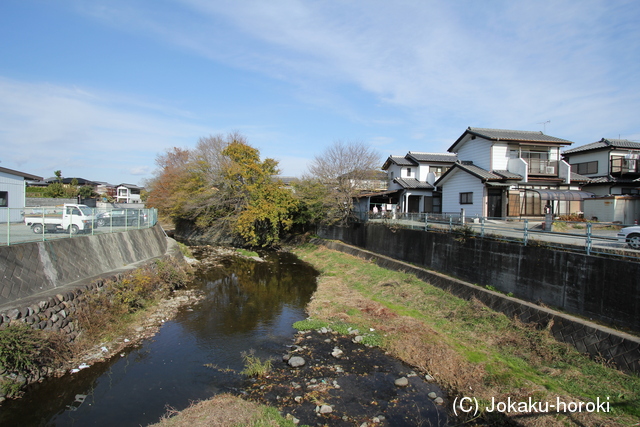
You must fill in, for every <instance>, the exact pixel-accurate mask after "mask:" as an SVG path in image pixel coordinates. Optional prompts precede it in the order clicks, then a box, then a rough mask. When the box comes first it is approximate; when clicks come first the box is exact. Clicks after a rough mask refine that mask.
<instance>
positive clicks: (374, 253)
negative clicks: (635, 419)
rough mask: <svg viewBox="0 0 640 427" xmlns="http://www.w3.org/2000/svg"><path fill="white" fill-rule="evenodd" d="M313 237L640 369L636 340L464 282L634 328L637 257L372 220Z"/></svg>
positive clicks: (633, 369) (638, 293)
mask: <svg viewBox="0 0 640 427" xmlns="http://www.w3.org/2000/svg"><path fill="white" fill-rule="evenodd" d="M319 235H320V236H321V237H323V238H327V239H334V240H342V241H345V242H347V243H351V244H353V245H356V246H360V247H361V248H365V249H367V250H363V249H359V248H354V247H352V246H347V245H344V244H341V243H337V242H326V243H324V244H326V245H327V246H329V247H332V248H334V249H338V250H341V251H344V252H348V253H352V254H354V255H356V256H359V257H364V258H366V259H371V260H374V261H375V262H376V263H378V264H379V265H381V266H383V267H385V268H392V269H397V270H403V271H407V272H410V273H413V274H416V275H417V276H418V277H419V278H421V279H423V280H425V281H427V282H429V283H431V284H432V285H434V286H438V287H440V288H443V289H446V290H448V291H450V292H451V293H453V294H454V295H457V296H460V297H462V298H466V299H468V298H472V297H474V298H477V299H479V300H480V301H482V302H483V303H484V304H486V305H487V306H489V307H491V308H492V309H494V310H496V311H500V312H503V313H505V314H506V315H507V316H509V317H514V316H515V317H518V318H520V319H521V320H522V321H524V322H529V323H536V324H538V325H540V326H541V327H550V331H551V333H552V334H553V335H554V336H555V337H556V339H558V340H559V341H562V342H566V343H569V344H571V345H572V346H574V347H575V348H576V349H578V350H579V351H581V352H583V353H587V354H590V355H592V356H594V357H603V358H605V359H607V360H612V361H614V362H615V363H616V364H617V365H618V366H619V367H620V368H621V369H623V370H626V371H630V372H640V338H638V337H636V336H633V335H630V334H626V333H623V332H620V331H616V330H613V329H611V328H607V327H604V326H600V325H597V324H595V323H593V322H589V321H587V320H582V319H579V318H577V317H574V316H571V315H568V314H564V313H561V312H558V311H555V310H553V309H550V308H546V307H541V306H539V305H536V304H533V303H531V302H525V301H522V300H521V299H516V298H510V297H508V296H506V295H503V294H501V293H498V292H492V291H489V290H487V289H485V288H483V287H480V286H474V285H473V284H471V283H475V284H479V285H481V286H485V285H491V286H494V287H495V288H496V289H498V290H500V291H502V292H513V294H514V295H515V296H516V297H518V298H522V299H529V301H533V302H538V301H541V302H544V304H547V305H552V306H558V305H561V304H564V307H565V308H566V307H578V308H581V309H582V310H583V311H582V313H583V314H584V313H585V312H591V310H594V311H595V310H597V311H598V314H599V316H600V317H601V318H605V319H610V320H615V322H614V323H621V324H623V325H624V326H627V327H629V326H631V325H632V324H633V325H635V327H636V328H638V322H640V316H639V313H638V311H639V308H638V298H640V283H638V280H637V279H636V278H637V277H640V276H639V274H640V270H639V267H640V264H638V263H632V262H625V261H621V260H608V259H605V258H600V259H598V260H586V259H583V258H585V257H587V256H586V255H580V254H571V253H567V252H559V251H553V250H549V249H544V248H540V247H524V246H521V245H516V244H512V243H505V242H492V241H489V240H486V241H485V240H483V239H466V240H465V239H458V240H456V239H455V236H454V235H445V234H439V233H431V232H422V231H418V230H405V229H400V230H391V229H389V228H387V227H384V226H379V225H368V226H362V225H360V226H356V227H354V228H343V227H331V228H325V229H322V230H319ZM588 258H596V257H588ZM399 260H402V261H407V262H410V263H412V264H413V265H412V264H407V263H406V262H402V261H399ZM416 264H417V265H420V266H425V267H427V268H431V269H433V270H437V271H438V272H435V271H428V270H425V269H423V268H420V267H416V266H415V265H416ZM524 264H528V265H524ZM609 269H622V271H609ZM567 270H571V271H569V272H567ZM562 271H564V273H561V272H562ZM442 273H444V274H442ZM449 275H451V276H456V277H457V278H455V277H451V276H449ZM469 278H471V279H469ZM468 282H471V283H468ZM608 293H609V294H610V295H608ZM634 313H635V314H634ZM592 317H593V316H592ZM625 322H628V323H626V324H625Z"/></svg>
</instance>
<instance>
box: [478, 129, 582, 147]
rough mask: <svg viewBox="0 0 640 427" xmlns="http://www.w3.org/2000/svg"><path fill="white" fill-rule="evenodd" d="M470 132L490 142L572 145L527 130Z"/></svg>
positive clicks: (569, 142) (482, 130)
mask: <svg viewBox="0 0 640 427" xmlns="http://www.w3.org/2000/svg"><path fill="white" fill-rule="evenodd" d="M467 131H468V132H470V133H472V134H474V135H478V136H481V137H483V138H486V139H489V140H494V141H496V140H503V141H521V142H555V143H559V144H572V142H571V141H567V140H566V139H561V138H556V137H555V136H550V135H545V134H544V133H542V132H539V131H527V130H508V129H485V128H472V127H469V128H468V129H467Z"/></svg>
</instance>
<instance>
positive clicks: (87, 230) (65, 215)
mask: <svg viewBox="0 0 640 427" xmlns="http://www.w3.org/2000/svg"><path fill="white" fill-rule="evenodd" d="M157 222H158V211H157V210H156V209H126V208H89V207H87V206H84V205H76V204H64V205H60V206H55V207H35V208H23V209H14V208H0V246H4V245H14V244H17V243H24V242H36V241H40V242H42V241H47V240H53V239H61V238H69V237H71V238H73V237H78V236H84V235H93V234H105V233H116V232H121V231H127V230H132V229H140V228H149V227H153V226H154V225H155V224H156V223H157Z"/></svg>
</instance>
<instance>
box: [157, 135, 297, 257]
mask: <svg viewBox="0 0 640 427" xmlns="http://www.w3.org/2000/svg"><path fill="white" fill-rule="evenodd" d="M156 162H157V164H158V166H159V168H158V170H157V172H156V176H155V177H154V178H153V179H152V180H151V181H149V182H148V183H147V186H148V187H149V188H150V192H149V198H148V204H149V205H150V206H153V207H157V208H158V210H159V211H160V213H161V214H163V215H165V216H168V217H169V218H171V219H172V220H173V221H174V223H176V224H177V223H179V222H181V221H185V220H186V221H188V222H190V223H193V224H195V225H196V226H197V227H199V228H207V227H210V226H212V225H213V224H215V226H216V227H220V226H224V224H230V226H231V228H232V229H233V230H234V231H235V232H236V233H237V234H238V235H240V236H242V237H243V238H244V240H245V241H246V242H247V243H248V244H251V245H256V246H268V245H272V244H275V243H277V242H278V240H279V238H280V234H281V233H282V232H283V231H285V230H287V229H288V228H289V227H290V226H291V223H292V215H293V211H294V210H295V206H296V202H295V199H294V198H293V196H292V195H291V193H290V191H289V190H286V189H284V188H283V187H282V185H281V183H279V182H278V181H276V180H274V175H276V174H277V173H278V168H277V165H278V164H277V162H276V161H275V160H273V159H265V160H264V161H263V160H260V152H259V151H258V150H257V149H255V148H253V147H251V146H250V145H249V144H248V143H247V142H246V139H245V138H244V137H243V136H242V135H240V134H238V133H231V134H229V135H227V136H226V137H223V136H220V135H218V136H210V137H207V138H201V139H200V140H199V141H198V144H197V145H196V147H195V149H193V150H182V149H178V148H174V149H173V150H172V151H168V152H167V153H165V154H164V155H161V156H158V158H157V160H156Z"/></svg>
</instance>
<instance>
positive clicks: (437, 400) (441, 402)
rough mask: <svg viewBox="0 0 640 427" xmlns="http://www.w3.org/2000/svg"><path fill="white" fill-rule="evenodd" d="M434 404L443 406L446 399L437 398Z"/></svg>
mask: <svg viewBox="0 0 640 427" xmlns="http://www.w3.org/2000/svg"><path fill="white" fill-rule="evenodd" d="M434 402H436V403H437V404H438V405H442V404H443V403H444V399H443V398H441V397H436V398H435V400H434Z"/></svg>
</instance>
